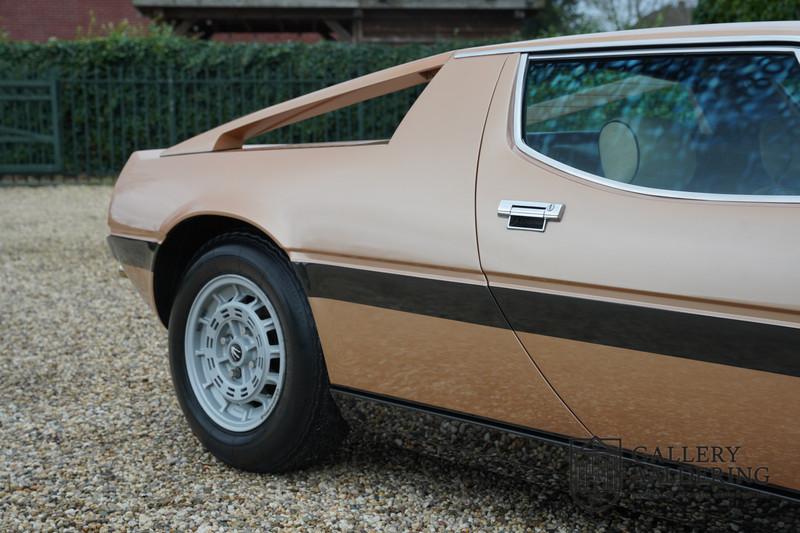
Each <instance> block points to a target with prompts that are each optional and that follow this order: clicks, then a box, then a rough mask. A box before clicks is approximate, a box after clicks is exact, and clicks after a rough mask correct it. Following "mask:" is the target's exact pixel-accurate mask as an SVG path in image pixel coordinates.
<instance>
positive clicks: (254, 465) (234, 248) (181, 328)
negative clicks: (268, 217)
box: [169, 242, 327, 471]
mask: <svg viewBox="0 0 800 533" xmlns="http://www.w3.org/2000/svg"><path fill="white" fill-rule="evenodd" d="M286 263H287V262H286V260H285V259H283V258H282V257H276V256H275V254H273V253H270V252H268V251H265V250H260V249H257V248H255V247H254V246H252V245H249V244H245V243H237V242H229V243H225V244H222V245H220V246H219V247H216V248H214V249H212V250H210V251H209V252H207V253H205V254H203V255H202V256H200V258H199V259H198V260H197V261H195V262H194V264H193V265H192V266H191V267H190V268H189V269H188V270H187V272H186V273H185V275H184V276H183V281H182V283H181V286H180V288H179V290H178V294H177V295H176V298H175V301H174V304H173V306H172V310H171V313H170V322H169V353H170V371H171V373H172V380H173V383H174V385H175V390H176V394H177V397H178V401H179V403H180V405H181V409H182V410H183V412H184V414H185V415H186V418H187V420H188V421H189V425H190V426H191V429H192V431H193V432H194V434H195V435H196V436H197V437H198V438H199V440H200V441H201V442H202V444H203V445H204V446H205V447H206V448H207V449H209V451H211V452H212V453H214V455H216V456H217V457H219V458H220V459H222V460H223V461H225V462H226V463H229V464H231V465H233V466H236V467H239V468H243V469H246V470H256V471H264V470H274V469H276V468H277V465H280V464H281V463H282V462H285V460H286V457H288V456H289V455H290V454H291V452H292V450H293V449H294V448H295V447H297V446H298V445H299V444H300V440H301V439H302V437H303V435H304V434H305V433H307V428H305V427H303V425H304V424H307V423H309V421H310V420H311V419H312V416H313V412H314V402H315V401H317V398H318V397H319V391H318V388H319V386H320V384H321V383H324V382H325V381H327V380H326V379H324V380H323V378H324V377H326V376H324V374H325V373H324V368H323V366H322V364H321V360H322V357H321V354H320V349H319V342H318V339H317V335H316V330H315V328H314V325H313V321H311V320H310V310H309V309H308V303H307V300H306V299H305V295H304V294H303V292H302V288H301V287H300V286H299V283H298V281H297V279H296V278H295V276H294V273H293V272H292V271H291V269H290V267H289V265H288V264H286ZM223 274H236V275H240V276H242V277H244V278H247V279H249V280H250V281H252V282H254V283H255V284H256V285H258V286H259V287H260V288H261V290H263V291H264V293H265V294H266V295H267V297H268V298H269V299H270V301H271V303H272V305H273V306H274V308H275V311H276V313H277V315H278V320H279V321H280V324H281V329H282V333H283V342H284V349H285V354H286V356H285V366H286V367H285V369H284V383H283V387H282V390H281V393H280V395H279V397H278V400H277V403H276V405H275V407H274V408H273V410H272V412H271V413H270V415H269V416H268V417H267V419H266V420H265V421H264V422H262V424H261V425H260V426H258V427H256V428H254V429H252V430H250V431H247V432H241V433H240V432H232V431H229V430H226V429H225V428H222V427H221V426H219V425H217V424H216V423H215V422H214V421H213V420H212V419H211V418H210V417H209V416H208V415H207V414H206V413H205V411H204V410H203V408H202V407H201V405H200V403H199V401H198V400H197V397H196V396H195V393H194V390H193V389H192V385H191V382H190V381H189V376H188V373H187V368H186V359H185V332H186V325H187V324H186V321H187V317H188V315H189V310H190V309H191V306H192V304H193V302H194V299H195V297H196V296H197V294H198V293H199V292H200V290H201V289H202V288H203V287H204V286H205V285H206V284H207V283H208V282H210V281H211V280H212V279H214V278H216V277H218V276H220V275H223Z"/></svg>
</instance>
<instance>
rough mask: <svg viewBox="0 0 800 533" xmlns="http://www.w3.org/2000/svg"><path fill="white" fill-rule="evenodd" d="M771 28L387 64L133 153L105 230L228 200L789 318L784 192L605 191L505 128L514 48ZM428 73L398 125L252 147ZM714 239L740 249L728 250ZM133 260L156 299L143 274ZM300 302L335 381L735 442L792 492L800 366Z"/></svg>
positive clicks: (796, 322)
mask: <svg viewBox="0 0 800 533" xmlns="http://www.w3.org/2000/svg"><path fill="white" fill-rule="evenodd" d="M768 36H778V37H783V38H788V37H798V40H800V23H797V22H787V23H769V24H744V25H717V26H708V27H690V28H670V29H656V30H638V31H634V32H620V33H609V34H600V35H591V36H574V37H563V38H557V39H546V40H540V41H532V42H526V43H511V44H508V45H497V46H492V47H486V48H481V49H471V50H465V51H460V52H456V53H452V54H451V53H448V54H441V55H439V56H434V57H432V58H428V59H424V60H420V61H417V62H414V63H410V64H408V65H401V66H399V67H395V68H393V69H387V70H385V71H381V72H379V73H375V74H372V75H369V76H366V77H364V78H359V79H357V80H353V81H351V82H347V83H345V84H341V85H337V86H334V87H330V88H327V89H323V90H322V91H318V92H316V93H312V94H310V95H307V96H304V97H301V98H298V99H295V100H292V101H290V102H285V103H283V104H279V105H277V106H273V107H271V108H267V109H265V110H262V111H259V112H256V113H253V114H251V115H248V116H247V117H243V118H241V119H237V120H235V121H232V122H230V123H228V124H224V125H221V126H219V127H217V128H215V129H213V130H210V131H208V132H205V133H202V134H200V135H198V136H196V137H194V138H192V139H189V140H187V141H184V142H183V143H180V144H178V145H176V146H174V147H172V148H168V149H166V150H149V151H143V152H137V153H135V154H133V155H132V156H131V159H130V161H129V163H128V164H127V165H126V167H125V169H124V171H123V173H122V174H121V176H120V178H119V180H118V182H117V186H116V189H115V193H114V196H113V198H112V202H111V206H110V211H109V226H110V229H111V233H112V234H114V235H119V236H127V237H132V238H139V239H145V240H151V241H156V242H162V241H164V239H165V238H166V237H167V236H168V234H169V232H170V230H171V229H172V228H173V227H175V225H176V224H178V223H180V222H181V221H184V220H187V219H189V218H192V217H195V216H198V215H205V214H215V215H223V216H227V217H231V218H236V219H241V220H244V221H247V222H248V223H250V224H252V225H253V226H255V227H256V228H259V229H260V230H261V231H263V232H264V234H265V235H267V236H268V237H269V238H271V239H272V240H273V241H275V243H276V244H277V245H278V246H280V247H281V248H283V250H285V251H286V252H287V254H288V255H289V257H290V259H292V260H293V261H297V262H309V263H321V264H330V265H339V266H346V267H350V268H362V269H368V270H375V271H381V272H387V273H395V274H404V275H410V276H418V277H419V276H421V277H428V278H434V279H440V280H445V281H455V282H461V283H469V284H478V285H484V286H485V285H487V279H488V283H489V284H490V285H492V286H498V287H514V288H517V289H522V290H534V291H540V292H552V293H557V294H567V295H574V296H579V297H583V298H594V299H601V300H606V301H611V302H626V303H634V304H636V305H641V306H645V307H658V308H664V309H672V310H680V311H683V312H688V313H695V314H702V315H712V316H721V317H728V318H738V319H742V320H750V321H757V322H764V323H771V324H780V325H784V326H790V327H800V294H798V291H799V290H800V269H797V265H798V264H800V247H798V246H797V243H796V238H793V235H794V232H792V231H787V228H791V227H798V226H799V223H800V210H799V209H798V207H797V206H796V205H789V204H771V205H761V204H745V203H737V204H732V203H726V202H709V201H691V200H681V199H669V198H658V197H654V196H642V195H638V194H635V193H630V192H624V191H620V190H617V189H611V188H608V187H606V186H604V185H600V184H596V183H591V182H588V181H585V180H583V179H581V178H579V177H576V176H573V175H571V174H569V173H566V172H563V171H560V170H557V169H555V168H552V167H549V166H548V165H546V164H545V163H542V162H540V161H538V160H535V159H533V158H531V157H530V156H528V155H526V154H524V153H522V152H521V151H520V150H518V149H517V148H515V147H514V146H513V141H512V138H511V137H512V135H511V132H512V130H511V119H512V114H511V113H512V96H513V94H514V79H515V73H516V68H517V65H518V62H519V60H520V55H519V54H518V53H517V52H518V51H519V50H523V49H524V50H560V49H576V48H581V47H591V46H594V45H597V46H607V45H611V44H613V43H618V44H620V45H628V44H632V43H639V44H647V43H648V42H651V43H656V42H657V43H661V42H667V41H670V42H671V41H675V42H696V43H698V44H702V43H703V42H707V40H709V39H710V40H711V42H716V40H739V41H742V40H743V39H744V40H746V41H748V42H750V41H758V40H759V38H761V39H764V40H766V38H767V37H768ZM745 37H747V39H745ZM428 80H430V83H429V85H428V87H427V88H426V90H425V91H424V92H423V93H422V95H421V96H420V98H419V99H418V100H417V102H416V103H415V104H414V106H413V107H412V109H411V111H410V112H409V113H408V115H407V116H406V118H405V119H404V120H403V122H402V123H401V125H400V126H399V128H398V129H397V131H396V132H395V134H394V135H393V137H392V138H391V139H390V140H387V141H384V142H366V143H359V142H356V143H327V144H325V143H323V144H317V145H313V146H311V145H305V146H303V147H297V146H257V147H252V146H246V145H243V143H244V142H246V140H247V139H248V138H251V137H253V136H254V135H257V134H260V133H263V132H264V131H268V130H270V129H274V128H277V127H280V126H282V125H287V124H290V123H293V122H296V121H298V120H302V119H305V118H309V117H312V116H315V115H317V114H320V113H323V112H327V111H331V110H333V109H337V108H339V107H342V106H345V105H349V104H351V103H354V102H357V101H360V100H363V99H365V98H369V97H374V96H378V95H380V94H385V93H388V92H391V91H394V90H398V89H401V88H404V87H409V86H411V85H414V84H417V83H423V82H425V81H428ZM479 156H480V160H479ZM476 180H477V181H476ZM476 192H477V198H476ZM501 199H515V200H530V201H546V202H559V203H564V204H565V205H566V210H565V214H564V217H563V219H562V220H561V221H559V222H553V223H550V224H549V225H548V227H547V231H546V232H544V233H534V232H514V231H508V230H507V229H506V228H505V220H504V219H501V218H498V216H497V206H498V203H499V201H500V200H501ZM476 218H477V220H476ZM476 222H477V227H476ZM476 230H477V235H476ZM479 243H480V255H479V246H478V244H479ZM742 243H747V245H746V246H742ZM720 257H724V258H725V262H726V263H727V264H736V266H737V268H736V269H730V270H726V269H724V268H723V269H720V268H719V267H718V265H719V264H720V260H719V258H720ZM765 265H768V270H767V272H768V275H764V273H765V268H766V267H765ZM126 271H127V272H128V275H129V277H130V278H131V280H132V281H133V283H134V284H135V285H136V286H137V288H138V289H139V290H140V292H142V294H143V296H144V297H145V299H146V300H147V301H148V302H149V303H151V305H152V301H153V288H152V286H151V284H152V275H151V274H150V273H148V272H146V271H142V272H139V271H138V269H131V268H126ZM754 280H755V282H754ZM311 305H312V310H313V313H314V317H315V320H316V322H317V325H318V328H319V331H320V336H321V340H322V344H323V348H324V352H325V358H326V363H327V366H328V370H329V373H330V376H331V379H332V382H333V383H334V384H337V385H343V386H348V387H353V388H357V389H361V390H365V391H368V392H372V393H377V394H384V395H387V396H392V397H396V398H402V399H404V400H410V401H416V402H419V403H424V404H428V405H431V406H435V407H440V408H446V409H451V410H455V411H460V412H465V413H470V414H473V415H476V416H481V417H485V418H489V419H493V420H498V421H502V422H507V423H513V424H519V425H524V426H528V427H531V428H535V429H540V430H545V431H550V432H554V433H559V434H562V435H567V436H586V435H588V434H589V433H588V432H587V428H588V430H589V431H591V432H593V433H594V434H598V435H614V434H617V435H619V436H622V437H623V439H624V442H625V444H626V447H632V446H633V445H634V444H641V443H643V444H648V445H649V444H652V443H654V442H657V443H658V444H660V445H669V444H677V443H684V444H690V445H694V444H714V443H716V441H720V440H723V441H724V442H719V444H721V445H735V444H739V443H740V442H741V443H743V445H745V446H746V448H747V451H746V452H745V454H744V455H743V456H742V457H743V458H745V459H746V460H747V461H748V462H749V463H750V464H760V463H762V462H764V463H768V465H769V468H770V475H771V482H775V483H780V484H783V485H785V486H788V487H793V488H796V489H800V464H798V462H797V457H798V456H800V454H798V453H797V452H798V449H797V444H796V443H797V442H800V440H798V438H797V437H798V434H797V430H796V429H792V428H788V427H786V426H785V423H781V421H784V422H785V421H787V420H789V419H792V418H796V415H797V406H798V405H800V396H798V392H797V391H798V390H800V386H799V385H800V379H798V378H793V377H788V376H782V375H773V374H766V373H763V372H758V371H752V370H743V369H739V368H732V367H725V366H722V365H716V364H711V363H703V362H697V361H690V360H686V359H680V358H672V357H665V356H657V355H654V354H649V353H645V352H636V351H633V350H622V349H616V348H609V347H602V346H597V345H591V344H587V343H581V342H577V341H566V340H562V339H555V338H551V337H543V336H539V335H533V334H524V333H523V334H520V335H519V340H521V341H522V344H520V343H519V340H518V337H517V335H515V333H514V332H512V331H511V330H509V329H503V328H492V327H488V326H478V325H474V324H467V323H461V322H456V321H452V320H447V319H441V318H433V317H427V316H422V315H413V314H410V313H405V312H401V311H391V310H386V309H379V308H375V307H369V306H364V305H361V304H352V303H345V302H339V301H334V300H327V299H324V298H312V299H311ZM523 347H524V348H523ZM479 353H481V354H483V357H478V355H477V354H479ZM487 357H488V358H489V359H490V360H491V363H492V364H491V368H489V369H488V371H487V367H486V358H487ZM478 376H479V377H481V378H482V379H477V377H478ZM551 385H552V387H551ZM554 389H555V390H554ZM776 404H777V405H781V406H783V409H784V410H785V409H789V410H790V411H793V413H790V414H792V416H790V417H787V416H786V413H785V412H782V411H780V410H776V409H774V407H773V406H774V405H776ZM687 412H688V413H691V417H689V416H688V415H687ZM573 413H574V414H573ZM765 413H769V414H766V415H765ZM782 413H783V416H782ZM795 426H796V424H795ZM737 439H738V441H737V442H729V441H730V440H737ZM700 441H702V442H700Z"/></svg>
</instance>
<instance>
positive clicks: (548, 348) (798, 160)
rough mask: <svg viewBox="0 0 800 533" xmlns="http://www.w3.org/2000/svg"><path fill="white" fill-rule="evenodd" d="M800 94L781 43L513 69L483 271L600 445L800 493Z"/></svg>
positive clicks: (519, 64) (488, 155)
mask: <svg viewBox="0 0 800 533" xmlns="http://www.w3.org/2000/svg"><path fill="white" fill-rule="evenodd" d="M799 87H800V66H798V62H797V56H796V55H795V51H794V50H793V49H789V48H775V47H751V48H747V49H744V48H730V49H704V48H702V47H697V48H692V49H681V50H665V49H662V50H647V51H637V50H630V51H625V52H613V53H604V54H603V53H599V54H598V53H595V55H592V54H585V53H584V54H582V53H576V54H570V55H551V56H530V57H529V56H527V55H525V54H521V55H519V56H517V59H516V60H515V61H508V62H507V63H506V68H505V69H504V71H503V73H502V75H501V78H500V81H499V83H498V87H497V89H496V92H495V97H494V99H493V102H492V106H491V109H490V113H489V116H488V119H487V124H486V129H485V132H484V139H483V144H482V149H481V157H480V165H479V171H478V183H477V201H476V213H477V214H476V216H477V229H478V241H479V247H480V259H481V264H482V267H483V270H484V272H485V273H486V276H487V278H488V281H489V284H490V287H491V290H492V292H493V294H494V296H495V298H496V299H497V301H498V302H499V304H500V306H501V308H502V309H503V312H504V313H505V315H506V317H507V318H508V320H509V321H510V323H511V325H512V327H513V328H514V329H515V331H516V332H517V334H518V336H519V338H520V340H521V342H522V343H523V345H524V346H525V348H526V349H527V351H528V353H529V355H530V356H531V358H532V359H533V361H534V362H535V363H536V365H537V366H538V367H539V368H540V369H541V371H542V373H543V375H544V376H545V378H546V379H548V381H549V382H550V383H551V384H552V385H553V387H554V388H555V390H556V391H557V392H558V393H559V395H560V396H561V398H562V399H563V400H564V401H565V402H566V404H567V405H568V406H569V407H570V408H571V409H572V411H573V412H574V413H575V414H576V415H577V417H578V418H579V419H580V420H581V421H582V422H583V423H584V424H585V425H586V426H587V427H588V429H589V430H590V431H592V433H594V434H595V435H599V436H606V437H610V436H614V437H620V438H621V439H622V444H623V446H624V447H625V448H627V449H630V450H635V451H637V452H641V453H644V454H649V455H656V456H662V457H665V458H667V459H677V460H679V461H689V462H693V464H696V465H698V466H701V467H703V466H705V467H716V468H720V469H722V470H723V472H731V471H732V472H734V473H733V474H731V475H733V476H736V475H740V476H745V477H746V476H750V478H752V480H754V481H755V482H759V483H768V484H777V485H782V486H789V487H794V488H800V454H799V453H798V451H800V450H798V444H797V443H798V442H800V425H798V424H797V423H796V419H797V416H798V415H799V414H800V329H798V328H800V268H798V266H799V265H800V241H798V238H797V235H798V233H797V228H798V227H800V204H798V202H799V201H800V155H798V150H797V147H798V141H800V127H799V126H798V124H800V121H799V120H798V94H800V91H798V88H799ZM703 447H705V448H703ZM711 447H731V450H735V451H734V452H733V454H731V453H729V452H728V453H725V454H722V453H720V454H713V456H712V454H711V452H710V451H714V450H716V448H713V449H712V448H711ZM667 450H672V451H670V453H669V456H668V454H667ZM686 450H688V451H686ZM698 450H700V451H698ZM703 450H705V451H703ZM680 454H682V455H680ZM737 468H738V469H739V470H736V469H737ZM731 469H733V470H731Z"/></svg>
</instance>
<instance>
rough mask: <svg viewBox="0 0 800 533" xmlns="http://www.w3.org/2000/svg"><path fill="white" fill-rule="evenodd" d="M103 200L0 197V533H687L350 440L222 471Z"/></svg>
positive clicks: (28, 194) (357, 434)
mask: <svg viewBox="0 0 800 533" xmlns="http://www.w3.org/2000/svg"><path fill="white" fill-rule="evenodd" d="M110 192H111V189H110V188H109V187H106V186H61V187H39V188H25V187H21V188H3V189H0V357H1V358H2V359H0V366H1V368H2V370H1V371H0V442H2V458H1V459H0V531H30V530H39V529H41V530H59V531H67V530H89V531H93V530H101V531H106V530H124V529H128V530H149V529H154V530H159V531H163V530H167V529H175V530H202V531H218V530H219V531H222V530H225V531H230V530H242V531H251V530H265V529H279V528H296V529H310V530H319V529H333V530H347V531H349V530H387V531H407V530H443V529H451V530H498V529H502V530H526V529H527V530H533V531H603V530H605V531H616V530H623V531H634V530H642V531H650V530H660V531H672V530H675V529H685V528H686V527H685V526H683V525H681V524H680V523H679V522H676V521H675V520H674V519H673V517H671V516H669V514H665V513H663V512H652V513H651V512H644V511H643V510H642V506H628V507H623V508H617V509H615V510H613V511H611V512H607V513H605V514H603V515H600V516H594V515H590V514H584V513H582V512H581V511H580V510H579V509H578V508H577V507H576V506H575V505H574V504H573V503H572V502H571V500H570V498H569V494H568V493H567V492H566V491H567V490H568V487H566V486H565V485H564V483H563V482H548V481H546V480H543V481H539V482H527V481H524V480H521V479H517V478H512V477H507V476H503V475H500V474H496V473H492V472H490V471H487V470H485V469H479V468H475V467H473V466H471V465H465V464H462V463H459V462H458V461H456V462H453V461H452V460H447V459H444V458H436V457H432V456H429V455H425V454H420V453H417V452H415V451H413V450H409V449H407V448H400V447H397V446H396V445H394V444H393V442H394V441H393V440H392V439H389V440H388V442H386V443H382V442H380V441H379V440H376V439H375V438H374V434H370V433H368V432H367V431H366V430H363V429H362V428H359V427H354V428H353V430H352V431H351V434H350V437H349V438H348V440H347V442H346V443H345V446H344V447H343V448H342V450H341V452H339V453H338V454H337V455H336V456H335V457H334V458H332V459H331V460H330V461H329V462H328V463H327V464H324V465H320V466H317V467H314V468H312V469H309V470H305V471H302V472H296V473H292V474H288V475H281V476H271V475H255V474H248V473H243V472H239V471H236V470H233V469H231V468H228V467H226V466H224V465H222V464H220V463H219V462H217V461H216V460H214V458H213V457H211V456H210V455H209V454H208V453H207V452H205V451H204V450H203V449H202V447H201V446H200V445H199V444H198V442H197V441H196V440H195V439H194V437H193V436H192V434H191V433H190V431H189V429H188V426H187V424H186V423H184V420H183V417H182V415H181V412H180V409H179V407H178V405H177V402H176V400H175V397H174V395H173V392H172V386H171V383H170V380H169V374H168V369H167V360H166V358H165V354H166V352H167V346H166V332H165V330H164V329H163V328H162V326H161V325H160V324H159V323H158V322H157V320H156V318H155V317H154V316H153V315H152V314H151V313H150V311H149V310H148V309H147V307H146V305H145V304H144V303H143V302H142V300H141V299H140V298H139V297H138V296H137V295H136V294H135V293H134V290H133V288H132V286H131V285H130V283H129V282H128V280H126V279H123V278H120V277H119V276H118V275H117V266H116V264H115V262H114V260H113V259H112V258H111V256H110V253H109V252H108V251H107V249H106V246H105V242H104V238H105V235H106V227H105V216H106V206H107V203H108V199H109V195H110ZM399 444H402V443H399ZM704 505H707V506H708V507H709V508H703V507H698V508H696V509H694V510H693V511H692V514H691V515H690V516H691V520H692V521H699V522H698V524H700V525H698V527H697V529H698V530H708V529H710V528H716V529H720V530H728V531H736V530H740V529H742V526H741V525H737V517H735V516H732V515H731V516H728V517H727V518H726V515H723V516H722V517H720V515H719V513H718V512H716V513H715V512H714V511H718V510H719V509H718V507H717V505H716V504H704ZM769 505H773V504H769ZM774 505H775V506H776V508H778V509H779V510H782V511H786V509H790V510H791V509H793V507H791V506H787V504H783V503H778V504H774ZM757 506H760V507H757ZM757 506H756V504H754V507H753V508H754V509H755V508H756V507H757V508H758V509H763V508H764V506H763V505H762V504H761V503H758V504H757ZM772 511H774V509H772V510H771V511H770V514H773V512H772ZM765 512H766V511H765ZM787 516H790V517H791V516H795V515H792V514H789V515H787ZM728 518H730V520H729V519H728ZM738 518H742V516H739V517H738ZM731 520H732V522H731ZM784 520H786V519H784ZM789 520H791V518H789ZM780 525H781V526H786V527H788V528H789V529H791V528H792V527H793V526H794V525H796V524H791V523H786V522H785V521H784V522H781V524H780ZM750 526H752V523H751V524H750ZM748 528H749V527H745V528H744V529H748Z"/></svg>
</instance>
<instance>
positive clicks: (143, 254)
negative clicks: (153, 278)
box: [106, 235, 158, 271]
mask: <svg viewBox="0 0 800 533" xmlns="http://www.w3.org/2000/svg"><path fill="white" fill-rule="evenodd" d="M106 240H107V241H108V246H109V248H111V253H113V254H114V257H116V258H117V261H119V262H120V263H122V264H124V265H130V266H133V267H137V268H144V269H146V270H150V271H152V270H153V259H154V258H155V255H156V250H157V249H158V244H156V243H154V242H150V241H144V240H141V239H130V238H127V237H119V236H117V235H109V236H108V238H107V239H106Z"/></svg>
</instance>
